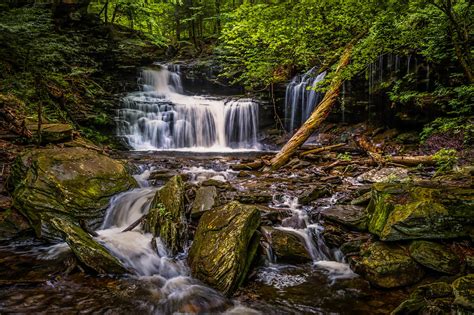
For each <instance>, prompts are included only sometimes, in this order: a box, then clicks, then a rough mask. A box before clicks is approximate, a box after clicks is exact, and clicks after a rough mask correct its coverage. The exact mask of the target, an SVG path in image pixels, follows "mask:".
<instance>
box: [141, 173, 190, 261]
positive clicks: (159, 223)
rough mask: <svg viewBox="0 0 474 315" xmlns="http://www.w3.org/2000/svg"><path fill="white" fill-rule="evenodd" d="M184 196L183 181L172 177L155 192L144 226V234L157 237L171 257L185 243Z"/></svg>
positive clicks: (178, 177) (179, 177) (177, 177)
mask: <svg viewBox="0 0 474 315" xmlns="http://www.w3.org/2000/svg"><path fill="white" fill-rule="evenodd" d="M184 194H185V187H184V183H183V179H182V178H181V176H179V175H176V176H173V177H172V178H171V179H170V180H169V181H168V182H167V183H166V184H165V185H164V186H163V187H162V188H161V189H160V190H158V191H157V192H156V194H155V197H154V198H153V201H152V202H151V205H150V211H149V213H148V215H147V217H146V219H145V224H144V229H145V232H150V233H153V234H154V235H155V236H159V237H160V238H161V239H162V241H163V242H164V243H165V244H166V246H167V247H168V249H169V250H170V251H171V253H172V254H173V255H175V254H177V253H179V252H180V251H181V250H182V249H183V247H184V242H185V241H186V233H185V232H186V216H185V209H184Z"/></svg>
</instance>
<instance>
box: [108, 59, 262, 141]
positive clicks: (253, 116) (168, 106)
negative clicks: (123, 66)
mask: <svg viewBox="0 0 474 315" xmlns="http://www.w3.org/2000/svg"><path fill="white" fill-rule="evenodd" d="M140 82H141V84H142V91H140V92H134V93H130V94H129V95H127V96H126V97H125V98H124V99H123V107H122V108H121V109H120V110H119V111H118V118H117V120H118V135H119V136H123V137H124V138H125V139H126V140H127V141H128V143H129V144H130V146H131V147H132V148H133V149H135V150H156V149H182V148H190V149H192V148H194V149H206V148H207V149H209V148H212V149H218V150H219V149H258V148H259V144H258V140H257V134H258V104H257V103H256V102H255V101H253V100H251V99H234V100H222V99H218V98H211V97H204V96H193V95H186V94H184V89H183V85H182V82H181V71H180V67H179V66H178V65H170V66H168V67H164V66H161V67H160V69H158V70H150V69H147V70H143V72H142V75H141V78H140Z"/></svg>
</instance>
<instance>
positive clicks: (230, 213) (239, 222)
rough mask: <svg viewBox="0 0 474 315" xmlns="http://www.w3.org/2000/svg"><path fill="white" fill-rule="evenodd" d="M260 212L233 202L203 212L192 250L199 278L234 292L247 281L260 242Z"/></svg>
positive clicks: (224, 290) (254, 208)
mask: <svg viewBox="0 0 474 315" xmlns="http://www.w3.org/2000/svg"><path fill="white" fill-rule="evenodd" d="M259 224H260V211H259V210H258V209H257V208H256V207H254V206H248V205H242V204H240V203H238V202H235V201H234V202H231V203H229V204H227V205H225V206H224V207H222V208H220V209H214V210H210V211H207V212H205V213H204V214H203V216H202V217H201V219H200V221H199V225H198V227H197V230H196V236H195V238H194V241H193V244H192V246H191V249H190V251H189V257H188V262H189V266H190V267H191V270H192V274H193V276H195V277H196V278H198V279H200V280H202V281H203V282H205V283H207V284H209V285H210V286H212V287H214V288H216V289H218V290H220V291H221V292H223V293H224V294H227V295H230V294H232V293H233V292H234V291H235V290H236V289H237V288H238V287H239V286H240V284H241V283H242V282H243V281H244V280H245V278H246V276H247V272H248V270H249V268H250V264H251V262H252V260H253V258H254V256H255V253H256V251H257V247H258V244H259V238H260V236H259V233H258V232H257V231H256V230H257V228H258V226H259Z"/></svg>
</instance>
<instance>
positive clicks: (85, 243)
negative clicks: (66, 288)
mask: <svg viewBox="0 0 474 315" xmlns="http://www.w3.org/2000/svg"><path fill="white" fill-rule="evenodd" d="M50 222H51V225H52V227H53V228H54V229H56V230H57V231H59V232H60V233H61V235H62V237H63V238H64V240H65V241H66V243H67V244H68V245H69V247H70V248H71V250H72V252H73V253H74V255H75V256H76V257H77V259H79V261H80V262H81V263H83V264H84V265H85V266H87V267H88V268H90V269H92V270H94V271H95V272H97V273H99V274H124V273H128V270H127V269H126V268H125V267H124V266H123V265H122V263H121V262H120V261H119V260H118V259H117V258H115V257H114V256H112V255H111V254H110V253H109V252H108V251H107V249H105V247H104V246H102V245H101V244H99V243H98V242H96V241H95V240H94V239H93V238H92V237H91V236H90V235H89V234H87V233H86V232H85V231H84V230H82V229H81V228H80V227H79V226H77V225H75V224H73V223H71V222H70V221H68V220H63V219H60V218H51V220H50Z"/></svg>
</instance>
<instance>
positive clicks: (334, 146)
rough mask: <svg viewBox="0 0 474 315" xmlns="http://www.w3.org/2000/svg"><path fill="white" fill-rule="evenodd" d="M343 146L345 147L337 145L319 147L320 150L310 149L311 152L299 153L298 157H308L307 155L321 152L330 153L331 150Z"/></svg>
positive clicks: (340, 144)
mask: <svg viewBox="0 0 474 315" xmlns="http://www.w3.org/2000/svg"><path fill="white" fill-rule="evenodd" d="M344 145H345V143H339V144H333V145H328V146H325V147H320V148H316V149H311V150H308V151H305V152H302V153H300V157H303V156H306V155H309V154H317V153H321V152H325V151H331V150H333V149H337V148H340V147H343V146H344Z"/></svg>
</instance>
